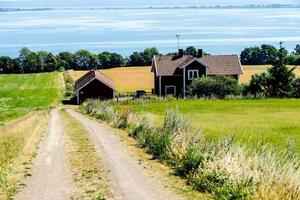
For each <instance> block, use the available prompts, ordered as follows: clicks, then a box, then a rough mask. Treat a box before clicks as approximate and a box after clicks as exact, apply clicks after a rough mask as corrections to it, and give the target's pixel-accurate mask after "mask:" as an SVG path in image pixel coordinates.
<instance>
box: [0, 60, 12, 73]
mask: <svg viewBox="0 0 300 200" xmlns="http://www.w3.org/2000/svg"><path fill="white" fill-rule="evenodd" d="M14 72H15V69H14V62H13V59H11V58H10V57H8V56H1V57H0V73H14Z"/></svg>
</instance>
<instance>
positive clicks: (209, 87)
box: [189, 76, 242, 99]
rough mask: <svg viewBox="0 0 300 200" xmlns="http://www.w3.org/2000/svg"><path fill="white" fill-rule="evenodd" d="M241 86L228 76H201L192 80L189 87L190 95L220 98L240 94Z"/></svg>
mask: <svg viewBox="0 0 300 200" xmlns="http://www.w3.org/2000/svg"><path fill="white" fill-rule="evenodd" d="M241 91H242V87H241V86H240V85H239V84H238V82H237V80H236V79H234V78H231V77H228V76H215V77H201V78H198V79H196V80H194V81H193V82H192V83H191V85H190V88H189V92H190V95H191V96H197V97H207V98H212V97H216V98H222V99H224V98H225V97H226V96H228V95H240V94H241Z"/></svg>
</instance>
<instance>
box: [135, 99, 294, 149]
mask: <svg viewBox="0 0 300 200" xmlns="http://www.w3.org/2000/svg"><path fill="white" fill-rule="evenodd" d="M132 107H133V109H134V110H136V111H138V112H142V113H147V112H150V113H154V114H155V115H157V116H158V119H159V121H162V119H163V115H164V113H165V111H166V110H167V109H174V108H178V109H179V111H180V112H181V113H182V114H183V115H185V116H187V117H189V118H190V119H191V120H192V122H193V126H194V128H197V129H201V130H203V131H204V132H205V134H207V135H208V136H209V137H212V138H219V137H222V136H226V135H235V136H236V138H237V139H238V140H239V141H241V142H243V143H245V144H246V143H247V145H250V146H253V147H256V144H258V142H259V141H263V142H264V143H266V142H268V143H272V144H275V146H279V147H284V146H286V144H287V143H286V141H287V140H289V139H292V140H294V141H295V144H296V147H297V151H298V152H299V153H300V100H296V99H268V100H189V101H184V100H173V101H170V102H153V103H144V104H142V103H141V104H132Z"/></svg>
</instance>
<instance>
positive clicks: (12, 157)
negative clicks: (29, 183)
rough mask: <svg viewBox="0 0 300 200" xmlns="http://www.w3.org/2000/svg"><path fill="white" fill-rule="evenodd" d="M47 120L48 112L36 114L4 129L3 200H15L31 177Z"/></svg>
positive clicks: (0, 137)
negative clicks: (26, 178) (21, 185)
mask: <svg viewBox="0 0 300 200" xmlns="http://www.w3.org/2000/svg"><path fill="white" fill-rule="evenodd" d="M46 121H47V115H46V112H36V113H31V114H28V115H27V116H25V117H23V118H21V119H19V120H17V121H14V122H11V123H10V124H8V125H6V126H5V127H2V128H0V199H11V198H12V197H13V195H14V194H15V193H16V192H17V190H18V188H19V187H20V184H21V183H22V179H23V178H24V177H26V176H27V175H29V174H30V173H29V170H30V167H31V166H30V165H31V161H32V158H33V157H34V156H35V154H36V152H37V145H38V142H39V140H40V137H41V135H42V133H43V131H44V127H45V125H46Z"/></svg>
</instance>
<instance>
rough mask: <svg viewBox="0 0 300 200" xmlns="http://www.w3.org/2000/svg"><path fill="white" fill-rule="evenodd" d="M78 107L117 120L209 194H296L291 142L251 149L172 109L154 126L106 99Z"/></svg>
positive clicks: (297, 174)
mask: <svg viewBox="0 0 300 200" xmlns="http://www.w3.org/2000/svg"><path fill="white" fill-rule="evenodd" d="M83 107H84V108H85V110H86V112H87V113H88V114H90V115H92V116H95V117H97V118H99V119H105V120H106V121H108V122H110V123H112V124H115V123H117V124H118V123H119V121H120V119H122V122H123V123H122V126H121V128H122V129H126V130H127V131H128V132H129V135H130V136H132V137H134V138H136V139H137V141H138V142H139V144H140V146H141V147H142V148H145V149H146V151H147V152H148V153H150V154H152V155H153V156H154V158H157V159H159V160H161V161H162V162H163V163H166V164H168V165H169V166H171V167H172V168H174V171H175V173H176V174H177V175H179V176H181V177H182V178H184V179H186V181H187V182H188V183H189V184H190V185H192V186H193V187H194V188H195V189H196V190H198V191H200V192H204V193H210V194H212V195H213V197H214V198H215V199H300V170H299V161H298V156H297V155H295V154H294V152H295V151H293V149H294V148H293V147H292V145H291V148H288V149H286V150H284V151H282V152H278V151H276V150H275V149H272V148H270V147H267V146H265V145H262V146H261V149H260V150H259V151H256V150H252V149H249V148H246V147H244V146H242V145H240V144H238V143H236V142H234V137H226V138H222V139H219V140H218V141H215V140H209V139H207V137H205V134H204V133H203V132H201V131H195V130H193V129H192V125H191V121H190V120H189V119H187V118H185V117H183V116H182V115H180V113H179V112H178V110H177V109H175V110H169V111H167V112H166V114H165V118H164V120H163V123H162V124H160V125H157V124H155V123H154V122H155V120H153V117H152V116H151V115H141V114H139V115H138V114H135V113H134V112H133V111H132V110H130V109H126V110H125V111H118V110H117V109H116V106H114V103H110V102H100V101H89V102H87V103H85V104H84V105H83ZM99 116H100V117H99Z"/></svg>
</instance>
